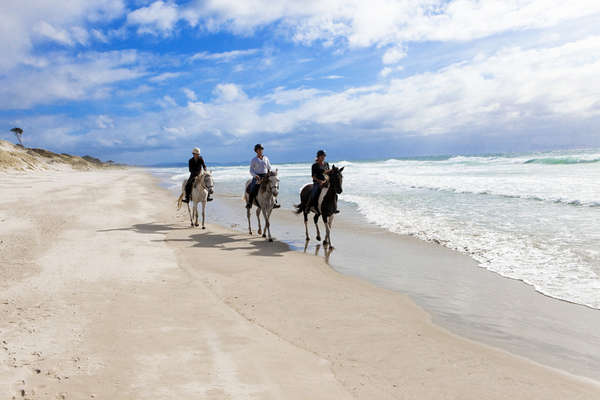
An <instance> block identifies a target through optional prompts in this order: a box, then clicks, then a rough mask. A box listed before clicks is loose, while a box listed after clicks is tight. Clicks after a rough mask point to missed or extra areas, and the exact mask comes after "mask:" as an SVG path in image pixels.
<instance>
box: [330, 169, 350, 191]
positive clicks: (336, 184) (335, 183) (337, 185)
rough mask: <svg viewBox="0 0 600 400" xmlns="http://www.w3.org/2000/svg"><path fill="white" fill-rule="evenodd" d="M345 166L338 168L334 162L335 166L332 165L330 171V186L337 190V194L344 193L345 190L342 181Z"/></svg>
mask: <svg viewBox="0 0 600 400" xmlns="http://www.w3.org/2000/svg"><path fill="white" fill-rule="evenodd" d="M344 168H346V167H342V168H337V167H336V166H335V164H333V167H331V170H330V171H329V187H330V188H331V189H333V190H335V192H336V193H337V194H342V191H343V189H342V183H343V180H344V176H343V175H342V171H343V170H344Z"/></svg>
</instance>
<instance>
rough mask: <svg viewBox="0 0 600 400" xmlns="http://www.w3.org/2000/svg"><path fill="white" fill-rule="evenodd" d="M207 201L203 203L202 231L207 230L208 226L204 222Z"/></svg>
mask: <svg viewBox="0 0 600 400" xmlns="http://www.w3.org/2000/svg"><path fill="white" fill-rule="evenodd" d="M205 211H206V199H204V201H203V202H202V229H206V226H204V220H205V219H206V214H205Z"/></svg>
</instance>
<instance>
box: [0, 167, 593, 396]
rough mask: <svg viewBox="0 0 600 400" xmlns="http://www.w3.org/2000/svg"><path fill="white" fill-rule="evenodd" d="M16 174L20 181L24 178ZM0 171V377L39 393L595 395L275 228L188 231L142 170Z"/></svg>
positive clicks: (0, 382) (8, 389)
mask: <svg viewBox="0 0 600 400" xmlns="http://www.w3.org/2000/svg"><path fill="white" fill-rule="evenodd" d="M23 176H27V177H28V178H29V180H28V186H27V187H25V186H19V185H18V182H20V181H21V179H22V177H23ZM2 178H3V179H2V181H0V184H1V186H2V189H3V190H2V193H3V195H4V196H2V197H1V198H0V204H2V206H3V207H2V209H3V210H11V213H8V212H2V213H0V219H1V220H2V223H3V226H4V227H5V230H4V232H2V233H1V235H2V238H0V239H1V240H2V242H1V245H2V249H3V255H2V261H3V262H2V264H0V265H2V269H3V276H5V277H6V278H7V279H5V281H4V282H3V283H2V285H1V286H0V290H1V292H0V294H1V296H0V297H1V298H2V301H1V302H0V308H1V309H2V310H1V311H2V313H3V314H4V315H7V316H9V318H8V319H7V320H6V321H3V322H2V323H0V332H1V334H2V340H3V341H4V348H5V350H3V352H2V353H1V354H2V358H1V360H2V363H1V365H0V391H2V392H3V393H4V392H5V393H8V394H9V395H13V396H19V395H20V394H19V393H21V394H22V393H25V394H23V395H22V396H21V397H24V396H27V398H34V399H37V398H40V399H45V398H54V397H55V396H60V395H64V396H65V397H66V398H70V397H75V398H89V397H92V395H94V397H97V398H115V399H121V398H123V399H125V398H128V399H130V398H149V397H150V398H152V397H156V396H159V397H161V398H182V397H183V398H214V399H221V398H282V397H285V398H290V399H305V398H315V399H320V398H323V399H329V398H336V399H338V398H339V399H344V398H359V399H373V398H378V399H388V398H389V399H392V398H397V397H402V398H440V397H446V398H463V399H470V398H472V399H480V398H498V399H503V398H507V397H509V396H510V397H512V398H523V399H530V398H532V397H533V398H545V399H546V398H557V399H562V398H567V397H571V398H572V397H573V396H578V398H581V399H587V398H589V399H594V398H597V396H598V395H599V393H600V386H599V385H598V384H597V383H596V382H590V381H588V380H585V379H581V378H579V377H574V376H569V375H568V374H565V373H563V372H562V371H555V370H552V369H550V368H548V367H545V366H541V365H538V364H536V363H533V362H531V361H529V360H526V359H522V358H520V357H516V356H514V355H512V354H509V353H506V352H503V351H502V350H497V349H494V348H491V347H489V346H486V345H481V344H479V343H476V342H473V341H471V340H468V339H465V338H462V337H459V336H457V335H455V334H452V333H450V332H448V331H446V330H445V329H443V328H440V327H438V326H437V325H435V324H433V323H432V322H431V317H430V315H429V314H428V313H426V312H425V311H424V310H423V309H422V308H421V307H419V306H417V305H416V304H415V303H414V302H413V301H412V300H411V299H409V297H408V296H407V295H403V294H400V293H397V292H395V291H391V290H386V289H383V288H379V287H376V286H374V285H373V284H371V283H368V282H365V281H363V280H361V279H358V278H356V277H349V276H346V275H343V274H340V273H338V272H336V271H335V270H333V269H332V268H330V267H329V266H328V265H327V264H326V263H324V262H323V260H321V259H319V258H316V257H313V256H309V255H306V254H302V253H297V252H295V251H291V250H290V249H289V248H288V246H287V245H286V244H284V243H282V242H273V243H268V242H266V241H264V240H263V239H262V238H248V237H247V235H244V234H239V233H236V232H233V231H231V230H228V229H224V228H220V227H218V226H216V225H214V224H209V226H208V229H207V230H204V231H203V230H201V229H190V228H188V227H187V222H186V219H187V216H186V215H185V214H182V213H181V212H180V213H179V214H177V213H175V198H174V197H173V196H172V195H171V194H170V193H169V192H167V191H166V190H164V189H162V188H160V187H159V186H158V185H157V184H156V183H157V179H156V178H155V177H152V176H151V175H150V174H149V173H147V172H146V171H140V170H134V169H129V170H113V171H90V172H76V171H73V172H71V171H60V172H56V171H52V172H43V173H41V172H40V173H36V174H32V175H25V174H12V175H11V174H3V175H2ZM34 188H35V189H34ZM34 190H35V192H34ZM132 191H133V192H134V193H136V196H132V195H131V193H132ZM34 193H35V195H33V194H34ZM209 215H210V214H209ZM209 218H210V217H209ZM24 239H27V240H26V241H25V242H24V241H23V240H24ZM38 371H39V372H38ZM21 390H22V392H21Z"/></svg>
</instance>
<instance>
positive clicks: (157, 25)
mask: <svg viewBox="0 0 600 400" xmlns="http://www.w3.org/2000/svg"><path fill="white" fill-rule="evenodd" d="M178 19H179V14H178V10H177V5H176V4H175V3H171V2H166V3H165V2H163V1H161V0H158V1H155V2H154V3H152V4H150V5H149V6H147V7H142V8H138V9H137V10H134V11H132V12H130V13H129V14H127V23H129V24H131V25H138V33H149V34H153V35H159V34H161V35H168V34H169V33H170V32H171V30H172V29H173V28H174V27H175V24H176V23H177V21H178Z"/></svg>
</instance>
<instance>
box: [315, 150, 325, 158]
mask: <svg viewBox="0 0 600 400" xmlns="http://www.w3.org/2000/svg"><path fill="white" fill-rule="evenodd" d="M319 156H327V154H326V153H325V150H319V151H317V157H319Z"/></svg>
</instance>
